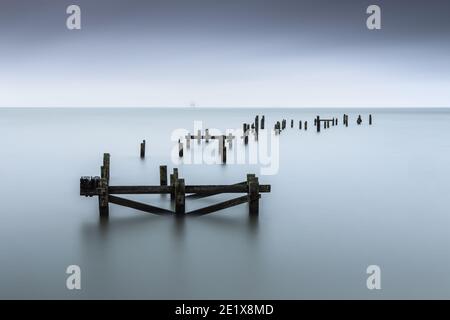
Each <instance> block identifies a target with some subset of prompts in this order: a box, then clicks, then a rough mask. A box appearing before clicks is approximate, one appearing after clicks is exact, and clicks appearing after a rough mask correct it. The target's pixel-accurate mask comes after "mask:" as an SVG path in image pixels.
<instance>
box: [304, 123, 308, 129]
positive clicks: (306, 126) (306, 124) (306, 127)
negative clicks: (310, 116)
mask: <svg viewBox="0 0 450 320" xmlns="http://www.w3.org/2000/svg"><path fill="white" fill-rule="evenodd" d="M306 130H308V121H305V131H306Z"/></svg>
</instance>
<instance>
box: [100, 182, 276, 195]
mask: <svg viewBox="0 0 450 320" xmlns="http://www.w3.org/2000/svg"><path fill="white" fill-rule="evenodd" d="M172 188H173V187H172V186H109V187H108V192H109V194H165V193H170V192H171V190H172ZM185 190H186V191H185V192H186V193H195V194H197V195H211V194H220V193H247V191H248V187H247V185H246V184H233V185H192V186H186V187H185ZM259 192H261V193H266V192H270V185H265V184H262V185H260V186H259Z"/></svg>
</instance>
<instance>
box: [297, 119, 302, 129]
mask: <svg viewBox="0 0 450 320" xmlns="http://www.w3.org/2000/svg"><path fill="white" fill-rule="evenodd" d="M298 129H299V130H302V121H301V120H300V121H299V122H298Z"/></svg>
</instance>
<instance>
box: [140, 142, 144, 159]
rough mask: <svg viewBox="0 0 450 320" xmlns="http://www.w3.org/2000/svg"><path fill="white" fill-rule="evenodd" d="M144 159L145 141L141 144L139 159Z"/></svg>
mask: <svg viewBox="0 0 450 320" xmlns="http://www.w3.org/2000/svg"><path fill="white" fill-rule="evenodd" d="M144 158H145V140H142V142H141V159H144Z"/></svg>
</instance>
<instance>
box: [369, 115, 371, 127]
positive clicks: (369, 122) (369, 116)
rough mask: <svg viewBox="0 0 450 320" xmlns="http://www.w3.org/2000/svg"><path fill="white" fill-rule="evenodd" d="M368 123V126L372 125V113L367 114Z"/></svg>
mask: <svg viewBox="0 0 450 320" xmlns="http://www.w3.org/2000/svg"><path fill="white" fill-rule="evenodd" d="M369 125H370V126H371V125H372V115H371V114H369Z"/></svg>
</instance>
